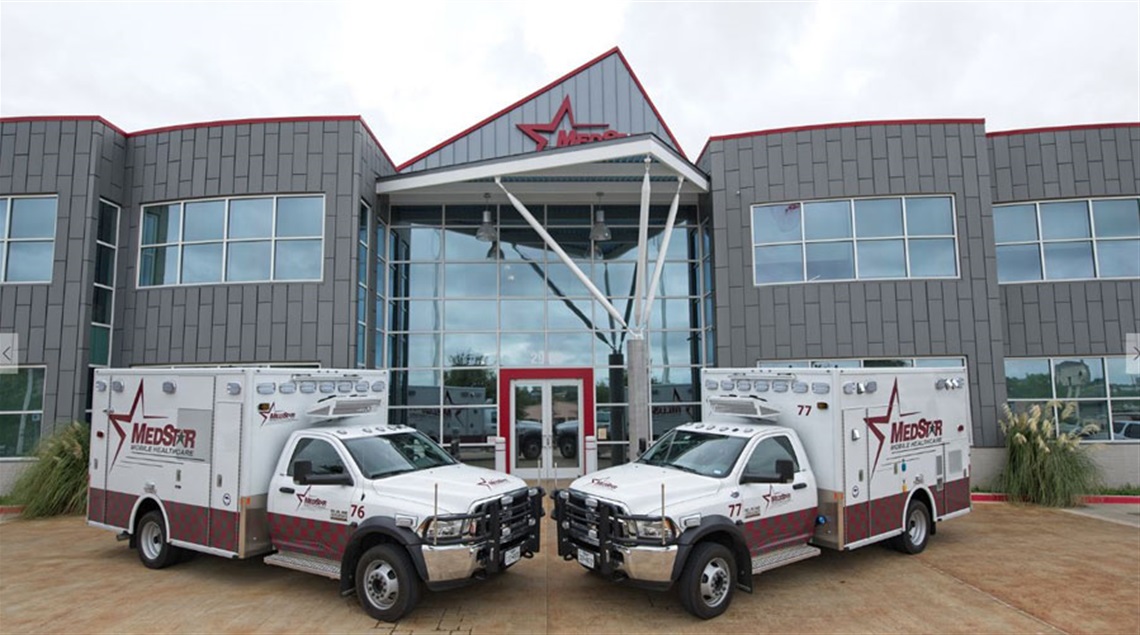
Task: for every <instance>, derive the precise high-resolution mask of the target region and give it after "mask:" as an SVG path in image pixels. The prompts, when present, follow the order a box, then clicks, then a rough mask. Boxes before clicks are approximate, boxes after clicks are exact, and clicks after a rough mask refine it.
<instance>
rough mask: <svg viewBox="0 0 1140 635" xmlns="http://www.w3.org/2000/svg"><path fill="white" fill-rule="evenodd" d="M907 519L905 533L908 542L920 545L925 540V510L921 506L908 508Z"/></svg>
mask: <svg viewBox="0 0 1140 635" xmlns="http://www.w3.org/2000/svg"><path fill="white" fill-rule="evenodd" d="M907 521H908V522H907V529H906V533H907V536H908V537H909V538H910V543H911V544H912V545H921V544H922V543H924V542H926V525H927V522H926V511H925V510H924V509H923V508H922V507H921V506H916V507H915V508H914V509H912V510H910V517H909V518H908V519H907Z"/></svg>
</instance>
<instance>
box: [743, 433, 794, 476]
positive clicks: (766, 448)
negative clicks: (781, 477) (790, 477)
mask: <svg viewBox="0 0 1140 635" xmlns="http://www.w3.org/2000/svg"><path fill="white" fill-rule="evenodd" d="M779 459H788V460H790V461H791V462H792V465H794V466H795V470H794V471H796V472H799V471H800V462H799V460H798V459H797V458H796V451H795V450H794V449H792V442H791V440H790V439H788V437H786V436H778V437H772V438H769V439H764V440H763V441H761V442H760V443H759V444H758V445H757V446H756V449H755V450H753V451H752V456H750V457H749V458H748V464H747V465H745V466H744V473H745V474H749V475H756V476H764V477H768V478H775V477H776V476H777V473H776V461H777V460H779Z"/></svg>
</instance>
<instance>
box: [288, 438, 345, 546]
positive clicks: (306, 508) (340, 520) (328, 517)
mask: <svg viewBox="0 0 1140 635" xmlns="http://www.w3.org/2000/svg"><path fill="white" fill-rule="evenodd" d="M287 452H288V453H289V461H288V463H287V464H286V465H285V466H282V467H284V471H285V473H284V474H280V473H279V474H276V475H275V476H274V477H273V482H272V483H271V484H270V491H269V497H270V504H269V512H270V514H269V531H270V538H271V539H272V540H273V546H274V547H276V548H277V549H278V550H279V551H289V552H297V553H302V554H307V555H311V556H317V557H320V558H328V559H330V560H340V558H341V556H342V555H343V553H344V548H345V546H346V545H347V541H348V537H349V536H350V535H351V533H352V530H351V527H350V525H349V524H350V523H358V522H360V521H361V520H363V518H364V515H365V512H364V507H363V504H362V502H361V500H360V499H361V496H360V495H359V494H357V492H359V491H360V489H361V487H362V480H361V479H360V477H359V476H358V475H356V474H355V470H353V469H352V461H351V458H350V457H349V456H348V454H347V452H345V451H344V448H343V446H341V444H340V443H338V442H334V441H331V440H329V439H324V438H321V437H319V436H316V435H314V436H303V437H300V438H298V439H297V443H296V445H294V446H293V448H292V449H290V450H287ZM301 461H307V462H308V463H309V465H310V466H311V470H312V471H311V472H310V474H311V475H312V476H314V477H316V480H318V481H321V482H317V483H313V482H308V481H307V480H305V479H299V478H298V477H299V475H298V474H297V473H296V471H297V470H296V467H297V464H298V462H301ZM337 476H343V477H344V479H343V481H344V482H341V483H330V482H328V481H330V480H335V479H336V477H337Z"/></svg>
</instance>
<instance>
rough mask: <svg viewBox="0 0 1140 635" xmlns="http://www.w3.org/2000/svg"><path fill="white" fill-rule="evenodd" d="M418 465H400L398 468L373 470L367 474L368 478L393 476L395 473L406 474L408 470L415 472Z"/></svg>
mask: <svg viewBox="0 0 1140 635" xmlns="http://www.w3.org/2000/svg"><path fill="white" fill-rule="evenodd" d="M419 469H420V468H418V467H402V468H400V469H398V470H389V471H387V472H373V473H372V474H370V475H369V476H368V478H369V479H377V478H385V477H388V476H395V475H397V474H407V473H408V472H417V471H419Z"/></svg>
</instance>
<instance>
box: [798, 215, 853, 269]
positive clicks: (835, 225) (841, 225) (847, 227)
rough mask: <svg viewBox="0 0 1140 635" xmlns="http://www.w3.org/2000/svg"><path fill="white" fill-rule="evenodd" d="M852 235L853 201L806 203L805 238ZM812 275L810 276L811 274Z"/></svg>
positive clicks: (816, 238) (818, 238) (845, 236)
mask: <svg viewBox="0 0 1140 635" xmlns="http://www.w3.org/2000/svg"><path fill="white" fill-rule="evenodd" d="M850 237H851V202H850V201H827V202H823V203H804V238H805V239H807V240H822V239H828V238H850ZM809 277H810V276H809Z"/></svg>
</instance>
